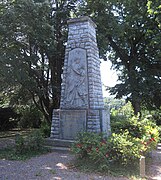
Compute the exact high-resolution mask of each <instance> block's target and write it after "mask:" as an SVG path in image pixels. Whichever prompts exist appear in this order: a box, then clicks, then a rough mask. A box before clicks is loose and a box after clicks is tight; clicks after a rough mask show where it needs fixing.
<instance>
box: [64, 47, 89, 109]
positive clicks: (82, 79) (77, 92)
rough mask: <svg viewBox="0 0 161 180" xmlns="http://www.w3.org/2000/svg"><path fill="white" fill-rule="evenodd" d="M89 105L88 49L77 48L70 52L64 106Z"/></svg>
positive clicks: (79, 106)
mask: <svg viewBox="0 0 161 180" xmlns="http://www.w3.org/2000/svg"><path fill="white" fill-rule="evenodd" d="M87 106H88V83H87V59H86V50H84V49H81V48H75V49H73V50H71V51H70V52H69V56H68V67H67V75H66V84H65V97H64V107H66V108H81V107H82V108H85V107H87Z"/></svg>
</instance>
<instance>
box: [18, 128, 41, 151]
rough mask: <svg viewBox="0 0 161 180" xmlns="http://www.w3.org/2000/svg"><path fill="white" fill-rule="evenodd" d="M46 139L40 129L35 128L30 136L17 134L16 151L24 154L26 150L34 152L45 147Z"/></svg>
mask: <svg viewBox="0 0 161 180" xmlns="http://www.w3.org/2000/svg"><path fill="white" fill-rule="evenodd" d="M43 142H44V139H43V137H42V134H41V132H40V131H39V130H34V131H33V132H31V133H30V134H29V135H28V136H26V137H23V136H20V135H17V136H16V139H15V143H16V153H19V154H24V153H26V152H34V151H39V150H42V149H43Z"/></svg>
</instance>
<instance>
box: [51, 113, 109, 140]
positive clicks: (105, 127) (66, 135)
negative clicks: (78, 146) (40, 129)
mask: <svg viewBox="0 0 161 180" xmlns="http://www.w3.org/2000/svg"><path fill="white" fill-rule="evenodd" d="M84 131H88V132H95V133H98V132H104V133H105V134H107V136H108V135H109V134H110V117H109V113H108V111H107V110H105V109H101V110H93V109H92V110H75V109H74V110H61V109H54V110H53V118H52V126H51V138H54V139H64V140H74V139H75V138H76V137H77V135H78V133H80V132H84Z"/></svg>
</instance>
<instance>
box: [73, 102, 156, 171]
mask: <svg viewBox="0 0 161 180" xmlns="http://www.w3.org/2000/svg"><path fill="white" fill-rule="evenodd" d="M111 128H112V132H113V133H112V135H111V136H109V137H108V138H104V136H103V135H102V134H96V133H90V132H84V133H81V134H79V136H78V138H77V140H76V142H75V144H74V145H73V146H72V152H74V154H76V155H77V156H78V158H80V159H82V158H83V159H85V158H87V159H90V161H92V162H93V163H95V165H96V166H97V167H98V168H99V169H100V170H105V169H106V170H109V169H110V167H111V166H113V165H114V164H120V165H124V166H129V165H130V164H131V163H132V164H135V165H137V163H138V160H139V158H140V157H141V156H142V155H143V156H146V155H147V154H148V153H149V152H151V151H152V150H153V149H155V148H156V146H157V143H158V141H159V128H158V127H157V126H156V124H155V122H154V121H153V120H152V119H149V116H147V117H146V116H145V117H142V118H140V117H139V116H134V115H133V109H132V106H131V103H130V102H128V103H127V104H126V105H125V106H123V107H121V108H120V109H118V110H112V118H111Z"/></svg>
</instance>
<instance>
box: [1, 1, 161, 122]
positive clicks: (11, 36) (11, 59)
mask: <svg viewBox="0 0 161 180" xmlns="http://www.w3.org/2000/svg"><path fill="white" fill-rule="evenodd" d="M160 12H161V11H160V6H159V1H157V0H156V1H153V2H152V1H147V0H139V1H138V0H133V1H132V0H109V1H107V0H99V1H98V0H94V1H92V0H71V1H68V0H51V1H50V0H4V1H1V2H0V64H1V65H0V84H1V86H0V101H1V105H4V103H6V101H7V102H8V105H12V106H14V107H18V106H19V107H22V105H33V104H34V105H35V106H36V108H37V109H38V110H39V111H40V112H41V113H42V114H43V116H44V117H45V120H46V122H47V123H48V124H50V123H51V115H52V109H53V108H59V100H60V88H61V73H62V67H63V60H64V54H65V44H66V41H67V20H68V19H69V18H71V17H79V16H81V15H87V16H90V17H91V18H92V19H93V21H94V22H95V23H96V24H97V39H98V46H99V50H100V57H101V58H103V59H105V60H107V59H108V60H110V61H111V62H112V64H113V68H115V69H116V70H118V72H119V82H118V84H116V86H115V87H113V88H111V89H110V92H111V94H113V95H115V96H116V98H121V97H123V96H125V97H126V98H127V100H130V101H131V102H132V106H133V108H134V113H135V114H137V113H138V112H140V111H141V108H143V107H145V108H147V109H159V108H160V106H161V93H160V92H161V86H160V85H161V83H160V82H161V81H160V80H161V60H160V59H161V46H160V41H161V32H160V31H161V29H160V18H159V17H160ZM107 54H108V57H107ZM107 78H108V75H107Z"/></svg>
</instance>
